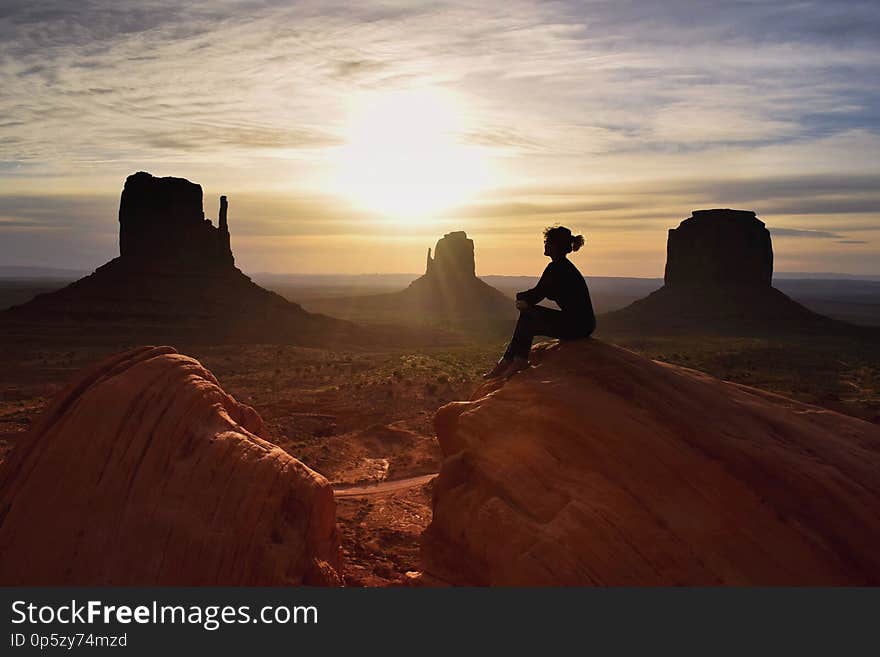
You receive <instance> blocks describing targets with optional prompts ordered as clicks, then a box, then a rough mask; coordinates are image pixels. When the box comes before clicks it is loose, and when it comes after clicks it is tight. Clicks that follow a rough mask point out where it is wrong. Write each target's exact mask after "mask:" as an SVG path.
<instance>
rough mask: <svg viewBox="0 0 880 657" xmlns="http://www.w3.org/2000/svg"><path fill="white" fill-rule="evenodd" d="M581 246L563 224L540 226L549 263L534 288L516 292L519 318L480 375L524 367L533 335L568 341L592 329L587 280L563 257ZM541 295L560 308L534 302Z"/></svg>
mask: <svg viewBox="0 0 880 657" xmlns="http://www.w3.org/2000/svg"><path fill="white" fill-rule="evenodd" d="M583 245H584V237H583V235H572V234H571V231H570V230H569V229H568V228H565V227H564V226H555V227H553V228H545V229H544V255H545V256H549V257H550V258H551V260H550V263H549V264H548V265H547V267H546V268H545V269H544V273H543V274H541V280H539V281H538V284H537V285H536V286H535V287H533V288H532V289H531V290H526V291H525V292H517V293H516V307H517V308H518V309H519V319H518V320H517V322H516V328H515V329H514V331H513V338H512V339H511V340H510V345H509V346H508V347H507V351H505V352H504V356H502V357H501V360H499V361H498V364H497V365H495V367H494V368H492V370H491V371H490V372H487V373H486V374H484V375H483V376H484V378H487V379H494V378H496V377H500V376H510V375H511V374H513V373H514V372H517V371H519V370H522V369H525V368H526V367H528V366H529V351H531V348H532V338H534V337H535V336H536V335H547V336H550V337H552V338H560V339H563V340H571V339H575V338H586V337H588V336H589V335H590V334H591V333H592V332H593V331H594V330H595V328H596V317H595V315H594V314H593V303H592V301H591V300H590V291H589V289H587V283H586V281H584V277H583V275H582V274H581V272H580V271H578V268H577V267H575V266H574V264H573V263H572V262H571V261H570V260H569V259H568V258H566V255H567V254H569V253H571V252H572V251H577V250H578V249H580V248H581V247H582V246H583ZM545 298H546V299H550V300H552V301H555V302H556V303H557V304H558V305H559V307H560V308H561V310H555V309H553V308H547V307H545V306H538V305H536V304H537V303H538V302H539V301H541V300H542V299H545Z"/></svg>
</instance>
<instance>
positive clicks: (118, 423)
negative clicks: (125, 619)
mask: <svg viewBox="0 0 880 657" xmlns="http://www.w3.org/2000/svg"><path fill="white" fill-rule="evenodd" d="M261 432H262V421H261V419H260V417H259V415H258V414H257V413H256V411H254V410H253V409H252V408H250V407H249V406H246V405H244V404H240V403H238V402H236V401H235V399H233V398H232V397H231V396H229V395H228V394H226V393H225V392H224V391H223V389H222V388H221V387H220V386H219V384H218V383H217V380H216V379H215V378H214V377H213V375H211V373H210V372H208V371H207V370H206V369H204V368H203V367H202V366H201V365H200V364H199V363H198V361H196V360H194V359H192V358H190V357H188V356H184V355H182V354H178V353H176V352H175V350H174V349H172V348H170V347H142V348H139V349H134V350H131V351H128V352H125V353H122V354H118V355H116V356H113V357H111V358H109V359H107V360H105V361H103V362H101V363H100V364H98V365H96V366H95V367H93V368H92V369H90V370H87V371H86V372H84V373H83V374H81V375H80V377H79V378H78V379H77V380H76V381H74V382H73V383H72V384H70V385H69V386H68V387H67V388H66V389H65V390H64V391H62V392H61V393H59V394H58V395H57V396H56V397H55V398H54V399H53V401H52V402H51V403H50V404H49V406H48V407H47V408H46V409H45V411H44V412H43V414H42V415H41V416H40V417H39V418H38V419H37V420H36V422H35V423H34V425H33V427H32V428H31V429H30V430H29V431H28V432H27V434H25V436H24V437H22V438H19V439H18V440H17V441H16V446H15V448H14V450H13V451H12V453H11V454H10V455H9V457H8V458H7V460H6V462H5V463H4V464H3V465H2V466H0V584H2V585H6V586H9V585H89V586H92V585H114V586H126V585H129V586H134V585H136V586H151V585H161V586H166V585H168V586H204V585H255V586H256V585H259V586H263V585H265V586H281V585H299V584H314V585H333V584H339V583H340V582H341V579H340V572H341V571H340V543H339V536H338V533H337V530H336V524H335V503H334V500H333V492H332V490H331V488H330V485H329V484H328V482H327V481H326V480H325V479H324V478H323V477H322V476H321V475H319V474H317V473H316V472H314V471H312V470H310V469H309V468H308V467H306V466H305V465H303V464H302V463H300V462H299V461H297V460H296V459H294V458H293V457H291V456H290V455H288V454H287V453H286V452H284V451H283V450H282V449H280V448H279V447H277V446H276V445H273V444H272V443H269V442H267V441H266V440H263V439H262V438H260V437H259V435H260V433H261Z"/></svg>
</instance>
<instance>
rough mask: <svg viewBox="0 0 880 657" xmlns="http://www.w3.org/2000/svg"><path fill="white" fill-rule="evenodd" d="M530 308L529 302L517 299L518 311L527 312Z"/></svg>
mask: <svg viewBox="0 0 880 657" xmlns="http://www.w3.org/2000/svg"><path fill="white" fill-rule="evenodd" d="M528 307H529V302H528V301H526V300H525V299H517V300H516V309H517V310H525V309H526V308H528Z"/></svg>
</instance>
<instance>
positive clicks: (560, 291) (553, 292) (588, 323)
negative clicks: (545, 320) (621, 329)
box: [516, 258, 596, 331]
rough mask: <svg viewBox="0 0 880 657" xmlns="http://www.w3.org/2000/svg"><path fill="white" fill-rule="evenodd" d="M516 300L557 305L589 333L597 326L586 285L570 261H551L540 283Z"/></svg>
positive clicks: (533, 303)
mask: <svg viewBox="0 0 880 657" xmlns="http://www.w3.org/2000/svg"><path fill="white" fill-rule="evenodd" d="M516 298H517V299H519V300H523V301H527V302H529V303H530V304H532V305H535V304H537V303H538V302H539V301H541V300H542V299H550V300H551V301H555V302H556V303H557V305H558V306H559V307H560V308H561V309H562V312H563V313H564V314H565V315H566V316H567V317H568V318H569V319H570V320H571V321H572V322H575V323H577V324H580V325H581V326H584V327H586V328H589V330H590V331H592V330H593V328H594V327H595V326H596V317H595V315H594V314H593V302H592V301H591V300H590V290H589V289H588V288H587V282H586V281H585V280H584V276H583V274H581V272H580V271H579V270H578V268H577V267H575V266H574V263H572V262H571V260H569V259H568V258H561V259H560V260H551V261H550V263H549V264H548V265H547V267H546V268H545V269H544V273H543V274H541V279H540V280H539V281H538V284H537V285H536V286H535V287H533V288H532V289H531V290H525V291H524V292H517V293H516Z"/></svg>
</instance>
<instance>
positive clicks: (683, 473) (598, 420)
mask: <svg viewBox="0 0 880 657" xmlns="http://www.w3.org/2000/svg"><path fill="white" fill-rule="evenodd" d="M533 361H534V363H535V364H534V366H533V367H532V368H530V369H528V370H526V371H524V372H521V373H518V374H516V375H515V376H513V377H512V378H511V379H509V380H507V381H506V382H500V383H491V384H487V385H486V386H485V387H483V388H481V389H480V390H478V391H477V392H476V394H475V395H474V396H473V398H472V400H471V401H468V402H455V403H452V404H448V405H446V406H444V407H443V408H441V409H440V410H439V411H438V413H437V416H436V419H435V425H436V429H437V435H438V438H439V441H440V445H441V448H442V450H443V453H444V456H445V460H444V462H443V466H442V469H441V471H440V475H439V477H438V478H437V479H436V480H435V482H434V502H433V506H434V513H433V520H432V522H431V525H430V526H429V528H428V529H427V531H426V532H425V534H424V536H423V561H424V564H423V566H424V569H425V572H426V574H427V575H428V576H429V577H434V578H439V579H441V580H444V581H447V582H450V583H453V584H477V585H549V586H556V585H638V586H643V585H802V584H811V585H862V584H874V585H876V584H880V554H878V552H877V550H876V549H875V548H876V546H877V545H880V427H878V426H876V425H874V424H869V423H867V422H864V421H861V420H858V419H855V418H852V417H848V416H844V415H840V414H837V413H834V412H832V411H828V410H826V409H822V408H818V407H814V406H809V405H806V404H801V403H798V402H795V401H792V400H790V399H786V398H782V397H779V396H777V395H773V394H771V393H766V392H762V391H759V390H756V389H753V388H748V387H745V386H741V385H736V384H732V383H727V382H724V381H719V380H717V379H713V378H711V377H709V376H707V375H705V374H702V373H699V372H696V371H694V370H689V369H685V368H681V367H676V366H672V365H666V364H662V363H659V362H654V361H651V360H647V359H645V358H643V357H641V356H638V355H636V354H634V353H632V352H629V351H627V350H624V349H622V348H619V347H614V346H611V345H609V344H606V343H603V342H601V341H598V340H595V339H593V340H581V341H574V342H567V343H545V344H542V345H539V346H536V347H535V349H534V350H533Z"/></svg>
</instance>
